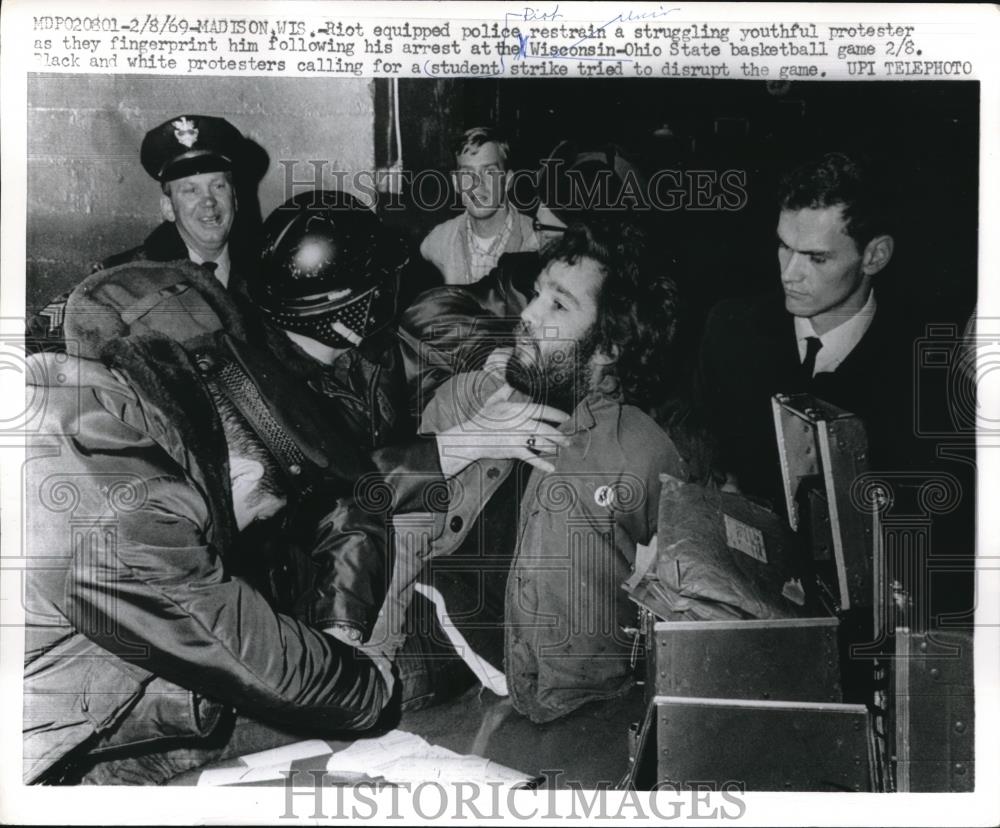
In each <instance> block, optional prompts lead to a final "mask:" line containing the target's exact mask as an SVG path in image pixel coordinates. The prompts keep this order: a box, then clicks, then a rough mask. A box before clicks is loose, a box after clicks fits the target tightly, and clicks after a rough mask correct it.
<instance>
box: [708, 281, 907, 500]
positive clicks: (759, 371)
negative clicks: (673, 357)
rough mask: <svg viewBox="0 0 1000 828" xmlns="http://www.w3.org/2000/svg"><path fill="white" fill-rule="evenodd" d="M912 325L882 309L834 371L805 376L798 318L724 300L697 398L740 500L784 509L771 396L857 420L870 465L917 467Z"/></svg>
mask: <svg viewBox="0 0 1000 828" xmlns="http://www.w3.org/2000/svg"><path fill="white" fill-rule="evenodd" d="M912 327H913V326H912V324H911V323H908V322H907V321H905V320H903V319H901V318H897V317H895V316H894V315H892V314H891V313H890V310H889V309H888V308H884V307H882V306H879V308H878V310H877V311H876V314H875V318H874V319H873V320H872V323H871V326H870V327H869V328H868V330H867V332H866V333H865V335H864V336H863V337H862V339H861V341H860V342H859V343H858V344H857V345H856V346H855V348H854V350H853V351H851V353H850V354H848V356H847V358H846V359H844V361H843V362H842V363H841V364H840V365H839V366H838V368H837V370H836V371H834V372H831V373H821V374H817V375H816V376H815V377H812V378H809V377H805V376H803V374H802V370H801V363H800V360H799V352H798V345H797V341H796V336H795V324H794V317H793V316H792V315H791V314H789V313H788V312H787V311H786V310H785V307H784V299H783V295H781V294H778V293H773V294H767V295H765V296H759V297H756V298H753V299H742V300H727V301H724V302H721V303H720V304H719V305H717V306H716V307H715V308H713V310H712V311H711V313H710V314H709V316H708V320H707V321H706V324H705V332H704V336H703V339H702V343H701V349H700V354H699V362H698V371H697V377H696V393H697V396H698V399H699V404H700V406H701V407H702V409H703V412H704V415H705V417H706V418H707V420H708V421H709V423H710V426H711V428H712V431H713V432H714V435H715V437H716V439H717V440H718V446H719V460H718V463H719V465H720V466H721V467H722V468H723V470H725V471H730V472H733V473H735V474H736V476H737V478H738V481H739V485H740V488H741V490H742V491H743V492H744V493H746V494H751V495H756V496H759V497H763V498H767V499H769V500H771V501H772V502H773V503H774V504H776V505H780V503H781V502H782V495H781V492H782V486H781V474H780V466H779V464H778V448H777V438H776V436H775V431H774V418H773V414H772V412H771V403H770V399H771V396H772V395H773V394H776V393H786V394H791V393H799V392H808V393H811V394H813V395H815V396H816V397H819V398H820V399H823V400H825V401H826V402H828V403H832V404H833V405H835V406H838V407H840V408H843V409H846V410H847V411H850V412H853V413H854V414H857V415H858V416H859V417H860V418H861V419H862V421H863V422H864V424H865V428H866V431H867V433H868V443H869V447H870V465H871V466H872V468H878V469H906V468H909V467H911V465H913V464H914V463H915V462H916V457H915V451H916V450H917V447H916V441H915V440H914V435H913V405H914V396H913V391H914V389H913V373H914V368H913V366H914V354H915V347H914V346H915V341H916V337H915V336H914V333H913V330H912Z"/></svg>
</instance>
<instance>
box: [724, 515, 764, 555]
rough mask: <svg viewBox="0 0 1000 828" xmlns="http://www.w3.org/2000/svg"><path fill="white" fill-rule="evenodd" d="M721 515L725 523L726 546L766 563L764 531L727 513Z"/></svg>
mask: <svg viewBox="0 0 1000 828" xmlns="http://www.w3.org/2000/svg"><path fill="white" fill-rule="evenodd" d="M722 517H723V519H724V521H725V524H726V546H728V547H730V548H731V549H737V550H739V551H740V552H742V553H743V554H745V555H749V556H750V557H751V558H754V559H755V560H758V561H760V562H761V563H767V552H766V551H765V549H764V533H763V532H761V531H760V529H756V528H755V527H753V526H749V525H748V524H746V523H744V522H743V521H741V520H737V519H736V518H734V517H730V516H729V515H725V514H724V515H723V516H722Z"/></svg>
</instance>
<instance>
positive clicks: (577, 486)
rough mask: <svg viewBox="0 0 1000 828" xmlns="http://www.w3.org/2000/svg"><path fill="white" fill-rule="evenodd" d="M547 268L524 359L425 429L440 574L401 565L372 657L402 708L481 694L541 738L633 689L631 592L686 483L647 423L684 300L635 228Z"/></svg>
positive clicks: (596, 231)
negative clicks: (633, 573)
mask: <svg viewBox="0 0 1000 828" xmlns="http://www.w3.org/2000/svg"><path fill="white" fill-rule="evenodd" d="M541 264H542V267H541V272H540V273H539V276H538V278H537V280H536V281H535V285H534V291H533V293H532V298H531V300H530V301H529V302H528V304H527V305H526V307H525V308H524V310H523V312H522V314H521V324H520V325H519V328H518V331H517V335H516V340H515V345H514V347H513V348H512V349H500V350H498V351H497V352H495V353H494V355H493V356H492V357H491V358H490V359H489V360H488V362H487V364H486V366H485V367H484V368H483V369H481V370H479V371H474V372H465V373H460V374H458V375H456V376H454V377H452V378H450V379H448V380H447V381H446V382H444V384H442V385H441V386H440V387H439V388H438V389H437V390H436V392H435V393H434V396H433V398H432V399H431V402H430V403H429V405H428V406H427V408H426V409H425V410H424V412H423V418H422V423H421V431H423V432H425V433H433V434H436V435H437V443H438V446H439V451H440V465H441V470H442V471H443V473H444V474H445V476H446V477H447V478H448V480H449V484H450V495H451V496H450V501H449V503H448V507H447V514H446V515H444V516H443V519H442V520H439V521H436V522H435V527H436V528H437V531H436V534H433V536H432V537H430V538H429V539H425V540H424V542H423V545H422V546H421V547H420V548H419V551H418V552H417V554H416V558H417V559H419V560H423V559H427V558H431V559H433V560H432V561H431V562H430V563H429V564H427V565H423V566H421V565H420V563H419V560H417V562H416V563H414V557H413V556H408V555H407V554H406V550H405V549H403V548H402V547H400V557H399V558H398V559H397V565H396V571H395V574H394V576H393V583H392V585H391V586H390V595H389V597H388V598H387V601H386V606H385V608H384V609H383V613H382V614H381V616H380V618H379V623H378V624H377V625H376V629H375V632H374V633H373V635H372V639H371V643H372V645H373V646H376V647H379V648H380V649H381V650H382V651H384V652H386V653H387V654H389V655H390V656H392V657H393V658H395V659H396V663H397V667H398V669H399V671H400V676H401V682H402V683H403V685H404V686H403V702H404V705H406V704H409V705H411V706H413V707H419V706H423V705H426V704H429V703H433V702H436V701H439V700H441V699H443V698H445V697H447V696H448V695H450V694H452V693H454V692H456V691H458V690H461V689H462V688H463V687H464V686H466V685H467V684H468V683H469V682H471V681H472V680H473V679H476V680H478V681H480V682H481V683H482V684H483V685H484V686H486V687H489V688H490V689H491V690H492V691H494V692H496V693H498V694H500V695H507V694H508V693H509V695H510V697H511V699H512V701H513V704H514V706H515V708H516V709H517V710H519V711H520V712H521V713H523V714H525V715H527V716H529V717H530V718H531V719H532V720H534V721H539V722H542V721H549V720H551V719H554V718H557V717H559V716H562V715H565V714H567V713H569V712H570V711H572V710H574V709H576V708H577V707H579V706H580V705H581V704H584V703H586V702H588V701H592V700H597V699H606V698H612V697H616V696H619V695H621V694H623V693H625V692H627V691H628V689H629V688H630V687H631V685H632V664H631V663H630V653H631V650H632V647H633V644H634V640H633V638H632V637H631V635H630V634H629V633H627V632H626V629H632V628H634V627H635V613H636V610H635V606H634V605H632V604H630V602H629V601H628V600H627V598H626V596H625V595H624V593H623V592H622V591H621V589H620V588H619V586H620V584H621V582H622V581H623V580H625V578H626V577H627V575H628V571H629V565H630V561H631V560H634V554H635V548H636V544H640V543H645V542H648V541H649V539H650V538H651V536H652V535H653V534H654V532H655V531H656V527H655V521H656V513H657V506H658V500H659V488H660V482H659V476H660V474H661V473H668V474H671V475H673V476H675V477H680V478H684V477H686V469H685V463H684V461H683V460H682V459H681V456H680V455H679V454H678V452H677V449H676V448H675V447H674V444H673V443H672V441H671V439H670V437H669V436H668V434H667V433H666V432H664V431H663V430H662V429H661V428H660V427H659V426H658V425H657V424H656V423H655V422H654V421H653V420H652V419H651V418H650V417H649V416H647V415H646V414H645V413H643V411H642V408H641V407H644V406H647V405H649V404H651V402H653V401H654V400H655V399H656V398H657V396H658V395H660V394H662V393H664V392H665V391H666V389H665V388H664V382H663V380H662V376H663V371H664V370H665V368H666V367H667V366H668V365H669V345H670V341H671V338H672V335H673V331H674V327H675V323H676V319H675V310H676V303H677V297H676V291H675V288H674V285H673V283H672V282H671V280H670V279H669V278H668V277H667V276H666V274H664V273H663V272H662V271H661V270H659V269H658V268H657V266H656V263H655V261H653V260H651V259H650V257H649V256H648V252H647V250H646V246H645V244H644V239H643V235H642V233H641V232H640V231H639V230H638V228H636V227H634V226H631V225H628V224H624V225H622V224H614V223H613V224H605V225H604V226H603V227H600V226H598V225H595V226H594V227H588V226H584V225H579V224H578V225H573V226H571V227H569V228H567V229H566V231H565V232H564V233H563V234H562V236H561V238H560V239H559V240H557V241H555V242H554V243H553V244H551V245H550V246H548V247H547V248H546V249H545V252H544V253H543V257H542V262H541ZM442 641H446V642H448V644H449V646H446V647H444V648H443V650H444V651H443V652H442V647H440V646H439V644H440V642H442Z"/></svg>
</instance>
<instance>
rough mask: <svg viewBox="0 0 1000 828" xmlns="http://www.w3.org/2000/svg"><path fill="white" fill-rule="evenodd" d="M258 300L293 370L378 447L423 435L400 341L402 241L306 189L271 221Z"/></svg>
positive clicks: (347, 198)
mask: <svg viewBox="0 0 1000 828" xmlns="http://www.w3.org/2000/svg"><path fill="white" fill-rule="evenodd" d="M263 237H264V242H263V247H262V252H261V259H260V265H259V267H258V268H257V270H256V276H255V278H254V279H253V280H251V282H250V284H249V291H248V292H249V295H250V299H251V301H252V302H253V303H254V304H255V305H256V306H257V308H258V309H259V310H260V312H261V315H262V316H263V317H264V319H265V335H266V338H267V341H268V344H269V345H270V348H271V350H272V352H274V353H275V354H276V355H277V356H278V358H279V359H280V360H281V361H282V363H283V364H284V365H285V366H286V368H287V370H288V371H289V372H290V373H291V374H292V375H293V376H297V377H298V378H299V379H300V380H301V381H302V382H303V383H304V384H306V385H308V386H309V387H311V388H312V389H313V391H315V392H316V393H317V394H318V396H319V398H320V400H321V401H322V403H323V404H328V405H332V406H334V407H335V408H336V409H337V412H338V416H339V417H341V418H346V420H347V421H348V423H349V428H350V430H351V433H350V434H349V435H344V436H345V438H349V439H352V440H354V441H355V443H356V445H358V446H360V447H361V448H363V449H367V450H372V449H377V448H380V447H382V446H385V445H387V444H390V443H394V442H397V441H399V440H402V439H406V438H408V437H409V436H410V435H411V434H412V433H413V430H414V426H413V421H412V418H411V417H410V412H409V410H408V403H407V398H406V378H405V375H404V369H403V362H402V359H401V357H400V353H399V349H398V347H397V340H396V328H395V321H396V311H397V295H398V287H399V282H400V273H401V272H402V270H403V268H404V267H405V266H406V264H407V262H408V256H407V251H406V249H405V247H404V245H403V243H402V241H401V240H400V239H399V238H398V237H396V236H395V235H394V234H393V233H391V232H390V231H389V230H388V229H387V228H386V227H385V226H384V225H383V224H382V222H381V221H380V220H379V218H378V217H377V216H376V215H375V213H374V212H372V211H371V210H370V209H368V208H367V207H365V206H364V204H362V203H361V202H360V201H359V200H358V199H357V198H355V197H354V196H352V195H350V194H349V193H344V192H340V191H338V190H315V191H308V192H303V193H299V194H298V195H296V196H294V197H292V198H290V199H289V200H288V201H286V202H285V203H284V204H282V205H281V206H280V207H278V208H277V209H276V210H275V211H274V212H273V213H271V215H270V216H268V218H267V219H266V220H265V222H264V229H263Z"/></svg>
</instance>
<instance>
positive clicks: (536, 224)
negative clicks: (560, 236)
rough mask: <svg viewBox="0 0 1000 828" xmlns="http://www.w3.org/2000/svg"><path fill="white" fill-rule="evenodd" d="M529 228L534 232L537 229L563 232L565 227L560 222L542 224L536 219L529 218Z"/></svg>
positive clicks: (537, 230)
mask: <svg viewBox="0 0 1000 828" xmlns="http://www.w3.org/2000/svg"><path fill="white" fill-rule="evenodd" d="M531 229H532V230H534V231H535V232H536V233H538V232H539V231H545V232H548V233H565V232H566V228H565V227H564V226H563V225H561V224H544V223H542V222H540V221H539V220H538V219H532V220H531Z"/></svg>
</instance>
